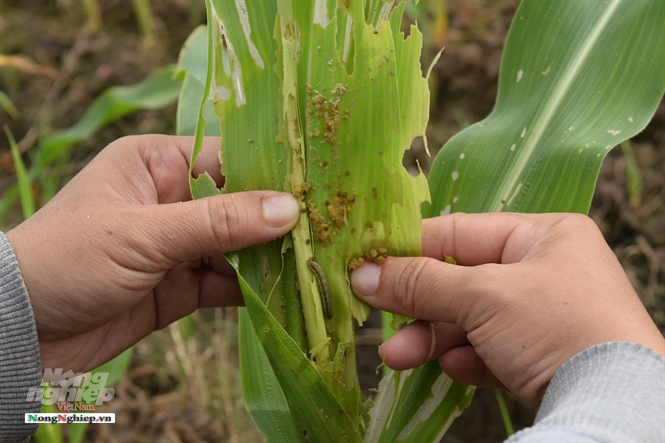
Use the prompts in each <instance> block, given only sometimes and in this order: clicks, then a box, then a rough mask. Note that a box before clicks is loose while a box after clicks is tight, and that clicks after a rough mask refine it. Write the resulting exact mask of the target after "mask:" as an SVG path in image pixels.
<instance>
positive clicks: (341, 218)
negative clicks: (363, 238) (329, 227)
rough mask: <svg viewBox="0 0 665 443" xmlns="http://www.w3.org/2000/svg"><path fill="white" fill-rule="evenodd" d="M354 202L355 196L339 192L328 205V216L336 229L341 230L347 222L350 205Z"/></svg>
mask: <svg viewBox="0 0 665 443" xmlns="http://www.w3.org/2000/svg"><path fill="white" fill-rule="evenodd" d="M355 201H356V196H355V194H351V195H349V194H348V193H346V192H344V191H339V192H338V193H337V195H335V198H334V199H333V202H332V203H330V204H328V207H327V209H328V216H329V217H330V220H331V221H332V223H333V224H334V225H335V227H336V228H337V229H339V228H341V227H342V226H343V225H344V224H345V223H346V222H347V220H348V214H349V213H350V212H351V210H352V209H353V208H352V206H351V205H352V204H353V203H354V202H355Z"/></svg>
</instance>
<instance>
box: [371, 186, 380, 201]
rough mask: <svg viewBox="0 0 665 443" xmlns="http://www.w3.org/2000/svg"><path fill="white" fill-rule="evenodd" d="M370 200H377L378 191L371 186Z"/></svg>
mask: <svg viewBox="0 0 665 443" xmlns="http://www.w3.org/2000/svg"><path fill="white" fill-rule="evenodd" d="M372 198H374V199H376V198H379V190H378V189H376V186H372Z"/></svg>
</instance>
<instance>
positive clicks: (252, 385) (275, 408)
mask: <svg viewBox="0 0 665 443" xmlns="http://www.w3.org/2000/svg"><path fill="white" fill-rule="evenodd" d="M238 352H239V354H240V366H241V367H242V368H243V371H242V373H241V381H242V396H243V400H244V402H245V406H246V407H247V411H248V412H249V414H250V415H251V416H252V420H254V423H256V427H257V428H259V430H260V431H261V434H262V435H263V438H264V439H265V440H266V441H267V442H271V441H275V442H286V441H288V442H298V441H304V436H303V434H302V433H301V432H299V431H298V428H297V426H296V423H295V422H294V421H293V417H292V416H291V412H290V409H289V404H288V402H287V400H286V397H285V396H284V391H283V390H282V387H281V386H280V384H279V381H278V380H277V377H276V376H275V373H274V372H273V370H272V367H271V366H270V361H269V360H268V357H267V355H266V353H265V351H264V350H263V346H262V345H261V341H260V340H259V338H258V337H257V336H256V332H254V327H253V326H252V321H251V319H250V318H249V315H248V313H247V309H245V308H240V312H239V315H238Z"/></svg>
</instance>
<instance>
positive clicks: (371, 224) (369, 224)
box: [365, 221, 374, 229]
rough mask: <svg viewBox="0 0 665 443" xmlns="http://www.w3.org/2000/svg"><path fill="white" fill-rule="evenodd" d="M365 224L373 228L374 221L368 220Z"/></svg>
mask: <svg viewBox="0 0 665 443" xmlns="http://www.w3.org/2000/svg"><path fill="white" fill-rule="evenodd" d="M365 226H367V227H368V228H369V229H374V223H372V222H371V221H368V222H367V224H366V225H365Z"/></svg>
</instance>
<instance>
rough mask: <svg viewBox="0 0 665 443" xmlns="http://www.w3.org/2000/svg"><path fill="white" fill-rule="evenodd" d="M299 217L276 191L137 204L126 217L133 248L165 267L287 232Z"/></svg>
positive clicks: (289, 199)
mask: <svg viewBox="0 0 665 443" xmlns="http://www.w3.org/2000/svg"><path fill="white" fill-rule="evenodd" d="M299 215H300V206H299V203H298V202H297V200H296V199H295V198H294V197H293V196H292V195H291V194H287V193H281V192H274V191H253V192H239V193H234V194H226V195H218V196H215V197H208V198H204V199H200V200H195V201H188V202H181V203H173V204H167V205H150V206H139V207H137V208H135V209H133V210H132V211H130V212H129V213H128V214H123V217H124V219H125V224H126V225H128V226H131V228H132V231H131V233H129V234H126V235H127V236H128V237H129V240H128V241H129V242H130V243H135V244H132V245H129V246H130V250H132V251H137V252H138V253H139V254H141V256H143V257H147V258H150V259H152V260H153V262H154V263H157V264H159V266H165V268H164V269H168V268H169V267H172V266H174V265H175V264H178V263H183V262H188V261H191V260H196V259H199V258H201V257H208V256H215V255H221V254H223V253H226V252H230V251H236V250H239V249H243V248H246V247H249V246H253V245H256V244H259V243H265V242H267V241H269V240H273V239H275V238H277V237H280V236H282V235H284V234H286V233H287V232H289V231H290V230H291V229H292V228H293V226H294V225H295V224H296V222H297V220H298V217H299Z"/></svg>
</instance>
